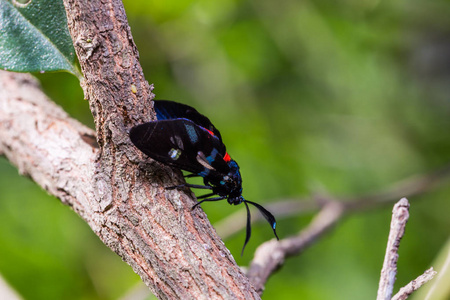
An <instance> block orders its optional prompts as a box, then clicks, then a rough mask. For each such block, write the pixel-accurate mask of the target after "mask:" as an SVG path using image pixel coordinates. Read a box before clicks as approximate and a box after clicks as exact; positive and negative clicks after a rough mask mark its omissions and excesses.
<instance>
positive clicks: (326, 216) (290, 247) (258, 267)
mask: <svg viewBox="0 0 450 300" xmlns="http://www.w3.org/2000/svg"><path fill="white" fill-rule="evenodd" d="M343 212H344V211H343V206H342V204H341V203H340V202H336V201H329V202H328V203H327V204H326V205H325V206H324V207H323V208H322V210H321V211H320V212H319V213H318V214H317V216H316V217H314V219H313V220H312V221H311V223H310V224H309V226H308V227H307V228H305V229H304V230H302V231H301V232H300V233H299V234H298V235H296V236H293V237H290V238H286V239H283V240H281V241H279V242H277V241H276V240H275V239H272V240H270V241H268V242H266V243H264V244H262V245H261V246H259V247H258V249H257V250H256V252H255V257H254V258H253V261H252V262H251V264H250V267H249V269H248V272H247V276H248V277H249V279H250V281H251V282H252V284H253V286H254V287H255V289H256V291H257V292H258V293H259V294H261V293H262V291H263V290H264V284H265V283H266V281H267V279H268V278H269V276H270V275H271V274H272V273H273V272H274V271H275V270H277V269H278V268H279V267H280V266H281V265H282V264H283V263H284V260H285V259H286V258H288V257H290V256H294V255H298V254H299V253H300V252H302V251H303V250H304V249H305V248H306V247H308V246H309V245H311V244H312V243H313V242H314V241H315V240H316V239H317V237H319V236H321V235H322V234H323V233H324V232H326V231H328V230H329V229H330V228H332V227H333V226H334V225H335V224H336V222H337V221H338V220H339V219H340V218H341V216H342V214H343Z"/></svg>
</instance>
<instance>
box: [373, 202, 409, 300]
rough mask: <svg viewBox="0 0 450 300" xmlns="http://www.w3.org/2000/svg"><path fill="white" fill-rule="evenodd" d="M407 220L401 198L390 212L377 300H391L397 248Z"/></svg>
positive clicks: (407, 206) (406, 204) (405, 207)
mask: <svg viewBox="0 0 450 300" xmlns="http://www.w3.org/2000/svg"><path fill="white" fill-rule="evenodd" d="M408 219H409V202H408V200H407V199H406V198H402V199H401V200H400V201H399V202H397V203H396V204H395V205H394V209H393V210H392V221H391V230H390V231H389V238H388V243H387V248H386V256H385V257H384V263H383V268H382V269H381V276H380V283H379V286H378V296H377V300H390V299H391V296H392V291H393V290H394V283H395V279H396V276H397V260H398V247H399V246H400V241H401V239H402V237H403V235H404V234H405V226H406V222H408Z"/></svg>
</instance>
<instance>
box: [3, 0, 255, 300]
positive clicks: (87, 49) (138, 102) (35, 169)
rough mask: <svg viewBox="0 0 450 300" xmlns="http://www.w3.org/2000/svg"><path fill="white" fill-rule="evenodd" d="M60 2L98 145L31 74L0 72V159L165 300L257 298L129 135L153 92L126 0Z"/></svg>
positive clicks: (186, 198)
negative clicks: (66, 209) (67, 209)
mask: <svg viewBox="0 0 450 300" xmlns="http://www.w3.org/2000/svg"><path fill="white" fill-rule="evenodd" d="M64 4H65V7H66V11H67V17H68V24H69V30H70V33H71V35H72V39H73V42H74V45H75V49H76V52H77V56H78V58H79V61H80V65H81V68H82V72H83V75H84V78H85V79H84V81H83V82H82V87H83V90H84V93H85V98H86V99H87V100H88V101H89V104H90V108H91V111H92V114H93V116H94V120H95V125H96V131H97V142H98V146H96V145H95V142H94V141H95V140H94V138H93V137H94V133H93V132H92V131H91V130H90V129H88V128H86V127H84V126H83V125H81V124H79V123H78V122H76V121H74V120H72V119H70V118H69V117H68V116H67V114H65V113H64V112H63V111H62V110H61V109H60V108H59V107H57V106H56V105H54V104H53V103H51V102H50V101H49V100H48V99H47V98H46V97H45V96H44V95H42V94H41V92H40V91H39V90H38V87H37V84H36V82H35V81H34V80H33V79H31V78H30V77H29V76H28V75H24V74H13V73H7V72H1V73H0V82H1V83H0V91H1V93H0V98H1V99H0V105H1V106H0V153H2V154H4V155H6V156H7V157H8V159H10V160H11V161H12V163H13V164H15V165H16V166H18V168H19V170H20V172H21V173H22V174H26V175H29V176H30V177H31V178H32V179H33V180H35V181H36V182H37V183H38V184H39V185H41V186H42V187H43V188H45V189H46V190H47V191H49V193H50V194H52V195H55V196H56V197H58V198H59V199H61V200H62V202H63V203H65V204H67V205H69V206H72V207H73V209H74V210H75V211H76V212H77V213H78V214H79V215H80V216H81V217H82V218H83V219H84V220H86V222H87V223H88V224H89V225H90V226H91V228H92V229H93V231H94V232H95V233H96V234H97V235H98V236H99V237H100V239H101V240H102V241H103V242H104V243H105V244H106V245H107V246H108V247H110V248H111V249H112V250H113V251H114V252H116V253H117V254H119V255H120V256H121V257H122V258H123V260H125V261H126V262H127V263H128V264H129V265H130V266H131V267H132V268H133V270H134V271H135V272H136V273H138V274H139V275H140V276H141V278H142V280H143V281H144V282H145V284H146V285H147V286H148V287H150V289H151V290H152V292H153V293H154V294H155V295H157V296H158V297H159V298H162V299H169V298H170V299H217V298H224V299H254V298H256V299H257V298H259V296H258V294H257V293H256V292H255V291H254V289H253V287H252V286H251V284H250V283H249V281H248V279H247V277H246V276H245V275H244V274H243V273H242V271H241V270H240V268H239V267H238V266H237V265H236V263H235V261H234V259H233V257H232V256H231V254H230V253H229V251H228V249H227V248H226V247H225V246H224V244H223V242H222V241H221V240H220V238H219V237H218V236H217V235H216V233H215V231H214V229H213V228H212V226H211V224H210V223H209V221H208V219H207V217H206V215H205V214H204V213H203V212H202V211H201V209H196V210H193V211H192V210H191V207H192V205H193V204H194V200H193V199H192V195H191V194H185V193H183V192H182V191H177V190H170V191H169V190H166V189H165V188H164V187H165V186H171V185H174V184H176V183H179V182H180V180H182V179H181V176H180V175H181V174H180V172H179V171H176V170H172V169H170V168H168V167H166V166H163V165H161V164H159V163H156V162H154V161H151V160H150V159H147V158H146V157H145V156H144V155H142V154H141V153H140V152H139V151H138V150H137V149H136V148H134V147H133V145H132V144H131V142H130V140H129V138H128V131H129V129H130V128H131V127H132V126H133V125H135V124H138V123H141V122H144V121H148V120H150V119H151V118H152V113H153V112H152V109H151V107H152V106H151V99H152V97H153V95H152V93H151V87H150V86H149V84H148V83H147V82H146V81H145V79H144V76H143V72H142V69H141V67H140V65H139V62H138V53H137V49H136V46H135V45H134V42H133V40H132V37H131V32H130V28H129V26H128V23H127V20H126V15H125V12H124V9H123V6H122V3H121V1H113V0H108V1H107V0H105V1H98V0H95V1H75V0H65V1H64ZM80 101H81V99H80ZM97 147H99V148H97Z"/></svg>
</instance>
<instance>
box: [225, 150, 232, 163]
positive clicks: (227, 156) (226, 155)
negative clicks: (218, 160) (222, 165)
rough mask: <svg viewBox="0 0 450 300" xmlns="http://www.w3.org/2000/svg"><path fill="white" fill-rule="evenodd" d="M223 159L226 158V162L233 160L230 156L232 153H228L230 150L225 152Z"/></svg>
mask: <svg viewBox="0 0 450 300" xmlns="http://www.w3.org/2000/svg"><path fill="white" fill-rule="evenodd" d="M223 160H224V161H225V162H229V161H230V160H231V157H230V155H228V152H227V153H225V156H224V157H223Z"/></svg>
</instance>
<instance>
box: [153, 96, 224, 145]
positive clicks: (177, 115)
mask: <svg viewBox="0 0 450 300" xmlns="http://www.w3.org/2000/svg"><path fill="white" fill-rule="evenodd" d="M153 103H154V106H153V107H154V109H155V111H156V117H157V119H158V121H160V120H173V119H188V120H191V121H192V122H194V123H195V124H197V125H199V126H201V127H203V128H205V129H208V130H209V131H211V132H212V133H213V134H214V135H215V136H217V137H218V138H219V140H220V141H222V136H221V135H220V132H219V130H217V128H216V127H215V126H214V125H213V124H212V123H211V121H210V120H209V119H208V117H206V116H204V115H202V114H201V113H199V112H198V111H197V110H196V109H195V108H193V107H191V106H189V105H186V104H182V103H178V102H173V101H169V100H154V101H153Z"/></svg>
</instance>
